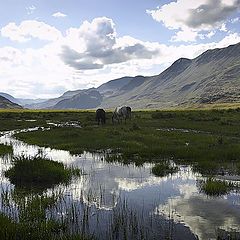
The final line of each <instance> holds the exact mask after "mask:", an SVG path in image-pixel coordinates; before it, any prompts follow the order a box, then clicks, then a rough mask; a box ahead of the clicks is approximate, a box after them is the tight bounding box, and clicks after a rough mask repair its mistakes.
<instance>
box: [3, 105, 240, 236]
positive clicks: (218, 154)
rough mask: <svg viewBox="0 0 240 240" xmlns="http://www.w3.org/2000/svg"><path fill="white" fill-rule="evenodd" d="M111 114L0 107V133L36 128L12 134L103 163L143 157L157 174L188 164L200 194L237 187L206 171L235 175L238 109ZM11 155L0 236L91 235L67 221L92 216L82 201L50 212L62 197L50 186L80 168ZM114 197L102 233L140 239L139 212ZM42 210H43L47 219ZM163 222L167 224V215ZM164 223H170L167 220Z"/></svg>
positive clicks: (239, 156)
mask: <svg viewBox="0 0 240 240" xmlns="http://www.w3.org/2000/svg"><path fill="white" fill-rule="evenodd" d="M111 115H112V113H111V112H110V111H109V112H107V122H106V124H105V125H97V123H96V121H95V111H31V110H16V111H15V110H14V111H0V131H1V133H0V134H1V135H3V134H4V131H10V130H23V129H28V128H36V129H35V130H34V131H28V132H19V131H18V132H16V133H14V137H16V138H17V139H19V140H21V141H23V142H26V143H28V144H34V145H38V146H42V147H50V148H52V149H60V150H66V151H69V152H70V153H71V154H72V155H73V156H74V155H76V156H77V155H78V154H82V153H84V152H85V151H87V152H89V153H92V154H101V155H102V156H104V160H105V161H106V162H107V163H109V164H111V163H116V162H117V163H120V164H123V165H130V164H131V165H135V166H142V165H144V164H146V163H151V166H152V168H151V173H152V174H153V175H155V176H156V177H158V178H162V177H165V176H169V175H173V174H177V172H178V171H179V167H178V166H183V165H184V166H190V167H191V168H192V170H193V171H194V172H196V173H197V174H202V176H204V177H206V178H205V180H200V181H198V188H199V192H200V193H201V192H202V193H204V194H206V195H208V196H210V197H215V196H217V197H218V196H221V195H225V194H228V193H230V192H231V191H238V190H239V184H232V183H231V182H227V181H223V180H216V179H215V178H214V177H216V176H219V175H226V174H227V175H239V174H240V108H230V109H229V108H226V109H225V108H223V109H194V110H186V109H185V110H164V111H159V110H153V111H144V110H139V111H134V112H133V113H132V119H131V120H130V119H128V120H127V122H126V124H125V123H124V122H123V123H121V124H112V122H111ZM11 154H13V149H12V147H11V146H6V145H2V144H0V155H1V156H5V155H8V156H9V155H10V156H11ZM11 161H12V162H11V167H10V168H9V169H8V170H6V171H5V172H4V173H3V174H4V175H5V177H6V178H8V179H9V181H10V182H11V183H12V184H13V185H14V186H15V188H14V189H11V191H6V190H5V189H1V201H2V206H4V208H3V209H5V211H4V212H5V214H4V213H1V214H0V226H1V228H0V238H1V239H9V240H10V239H23V238H24V239H76V240H77V239H92V238H94V237H96V236H91V235H90V236H89V235H88V234H87V235H85V230H83V227H82V228H81V231H80V232H77V233H75V232H74V231H73V230H72V229H71V227H72V226H71V224H72V223H73V222H75V223H76V222H79V221H80V222H81V224H83V225H84V226H85V223H86V225H88V224H89V221H90V220H89V219H90V218H91V216H95V214H96V213H95V212H94V213H91V211H90V208H89V206H85V207H86V208H85V207H84V209H83V210H81V214H80V215H79V212H78V211H80V210H77V209H78V208H79V205H78V204H79V203H76V202H72V203H71V204H70V210H69V213H68V215H67V216H68V217H67V218H66V219H64V218H62V219H60V221H59V219H58V220H57V219H56V214H55V213H54V212H55V211H56V210H57V209H58V212H64V211H65V210H66V208H67V207H66V206H65V205H66V204H67V203H66V199H65V198H64V197H63V194H62V193H61V192H58V193H56V192H55V191H54V186H57V185H59V184H63V185H64V186H67V185H68V184H70V182H71V179H73V178H77V177H81V174H82V171H81V169H78V168H69V167H67V166H65V165H64V164H63V163H61V162H56V161H53V160H49V159H47V158H45V157H44V156H35V157H33V158H26V157H24V156H20V157H18V158H16V157H15V158H14V157H13V158H12V159H11ZM39 185H41V186H39ZM49 189H50V194H49ZM92 191H93V190H92V189H90V190H89V191H88V192H87V197H86V196H85V198H87V199H88V201H96V196H94V194H93V193H92ZM104 191H105V190H102V189H101V186H100V199H102V198H104V197H105V196H104ZM47 192H48V193H47ZM81 194H82V193H81ZM80 199H81V197H80ZM119 199H120V200H119V201H120V204H118V205H117V207H116V208H114V209H113V210H112V215H111V217H110V220H109V229H107V231H108V234H110V235H109V239H118V238H119V239H131V236H135V235H136V239H138V237H139V239H140V238H141V236H142V238H141V239H148V238H147V235H148V234H147V230H146V232H144V231H145V230H144V231H143V229H145V227H144V224H145V223H144V221H143V220H142V218H143V217H138V215H137V213H136V212H135V210H134V209H132V208H131V207H130V205H129V206H128V203H127V202H126V201H125V199H122V200H121V198H119ZM12 203H14V206H15V207H16V208H17V209H18V214H17V216H15V215H14V214H13V213H14V211H15V210H14V208H15V207H12V206H11V207H10V205H11V204H12ZM6 209H7V211H6ZM82 211H83V212H82ZM94 211H96V210H94ZM143 212H144V210H143ZM6 213H8V214H6ZM47 213H51V215H50V217H49V216H48V217H47V215H46V214H47ZM12 214H13V215H14V216H15V217H13V216H12ZM92 214H94V215H92ZM99 214H100V213H99ZM142 214H143V213H142ZM97 216H98V215H97ZM99 216H100V215H99ZM125 216H128V217H125ZM97 218H98V217H97ZM97 221H99V220H97ZM152 221H153V222H154V221H155V222H156V220H154V217H153V216H151V219H150V222H151V224H153V223H152ZM142 224H143V225H142ZM151 224H150V225H151ZM168 224H173V223H172V222H171V221H169V223H168ZM168 227H170V228H172V225H168ZM146 228H147V227H146ZM164 231H165V232H166V229H165V227H164V229H163V232H164ZM172 231H173V229H171V231H170V230H167V235H164V236H165V237H166V236H167V237H168V239H171V234H172ZM134 234H135V235H134ZM168 234H170V235H168ZM119 236H121V238H120V237H119ZM219 239H221V238H219Z"/></svg>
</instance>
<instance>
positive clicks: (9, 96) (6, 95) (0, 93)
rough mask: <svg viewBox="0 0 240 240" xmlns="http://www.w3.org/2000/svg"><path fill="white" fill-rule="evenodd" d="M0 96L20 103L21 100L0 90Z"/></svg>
mask: <svg viewBox="0 0 240 240" xmlns="http://www.w3.org/2000/svg"><path fill="white" fill-rule="evenodd" d="M0 96H2V97H5V98H6V99H8V100H9V101H11V102H13V103H16V104H20V102H19V101H18V99H17V98H15V97H13V96H12V95H10V94H8V93H4V92H0Z"/></svg>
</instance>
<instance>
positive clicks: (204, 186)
mask: <svg viewBox="0 0 240 240" xmlns="http://www.w3.org/2000/svg"><path fill="white" fill-rule="evenodd" d="M236 187H238V186H236V185H234V184H233V183H231V182H226V181H221V180H216V179H213V178H208V179H207V180H205V181H201V182H200V190H201V191H202V192H204V193H205V194H207V195H209V196H220V195H225V194H227V193H228V192H230V191H231V190H233V189H234V188H236Z"/></svg>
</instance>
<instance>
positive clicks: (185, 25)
mask: <svg viewBox="0 0 240 240" xmlns="http://www.w3.org/2000/svg"><path fill="white" fill-rule="evenodd" d="M239 9H240V1H239V0H198V1H193V0H177V1H176V2H170V3H168V4H164V5H163V6H161V7H159V8H157V9H154V10H147V13H148V14H150V15H151V16H152V18H153V19H154V20H156V21H158V22H161V23H162V24H163V25H164V26H165V27H167V28H168V29H172V30H173V29H174V30H175V29H176V30H179V32H178V33H177V34H176V36H174V37H173V40H175V41H185V40H186V38H187V39H189V41H190V40H192V41H195V40H196V37H197V35H196V34H197V33H198V34H199V35H198V37H201V36H204V35H202V34H201V32H202V31H209V32H211V31H213V30H216V29H219V30H221V31H226V25H225V23H226V21H227V18H228V17H230V16H231V15H232V14H233V13H234V12H236V11H239ZM187 33H189V37H188V36H187Z"/></svg>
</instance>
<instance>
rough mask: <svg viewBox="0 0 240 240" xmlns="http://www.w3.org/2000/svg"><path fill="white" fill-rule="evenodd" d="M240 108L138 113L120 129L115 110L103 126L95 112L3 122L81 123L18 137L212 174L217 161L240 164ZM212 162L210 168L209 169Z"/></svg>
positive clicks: (34, 114)
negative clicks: (182, 163)
mask: <svg viewBox="0 0 240 240" xmlns="http://www.w3.org/2000/svg"><path fill="white" fill-rule="evenodd" d="M239 109H240V108H236V109H218V110H217V109H212V110H210V109H206V110H203V109H201V110H196V109H195V110H175V111H167V110H165V111H159V110H157V111H136V112H133V114H132V121H127V123H126V124H115V125H114V126H113V125H112V124H111V123H110V119H111V112H107V123H106V125H105V126H101V127H98V126H97V124H96V122H95V112H94V111H29V112H28V111H27V112H21V111H20V112H9V113H8V112H2V113H0V121H10V122H11V121H12V119H21V120H24V119H36V120H37V122H35V123H31V122H30V123H27V124H35V125H38V126H39V124H40V125H41V126H46V120H49V121H53V122H56V121H58V122H64V121H65V122H66V121H79V122H80V123H81V126H82V128H81V129H76V128H71V127H68V128H66V127H61V128H56V127H55V128H51V130H49V131H42V130H41V131H40V130H39V131H34V132H28V133H19V134H17V135H16V136H17V137H18V138H19V139H20V140H23V141H26V142H27V143H30V144H37V145H40V146H45V147H52V148H56V149H62V150H68V151H70V152H71V153H72V154H81V153H83V151H89V152H97V151H98V152H99V151H103V152H104V151H105V150H106V149H111V151H112V154H116V156H113V155H111V157H110V158H109V160H112V161H113V160H117V161H122V162H123V163H131V162H134V163H136V165H141V164H143V163H144V162H156V163H157V162H160V161H162V159H174V160H175V161H178V160H182V161H185V162H188V163H189V164H193V165H196V168H195V169H197V168H199V169H201V171H202V173H204V172H205V173H206V174H209V171H212V173H214V172H216V169H215V166H214V164H215V163H216V165H219V166H220V165H222V164H223V163H224V162H232V161H235V162H236V163H237V162H240V131H239V129H240V110H239ZM18 123H19V124H23V126H25V124H26V123H25V122H24V121H22V122H18ZM12 125H13V126H14V124H13V123H12ZM9 126H10V125H9ZM23 126H22V127H23ZM157 129H158V130H157ZM208 164H209V166H210V168H208V167H205V166H207V165H208ZM216 167H218V166H216ZM209 169H210V170H209Z"/></svg>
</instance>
